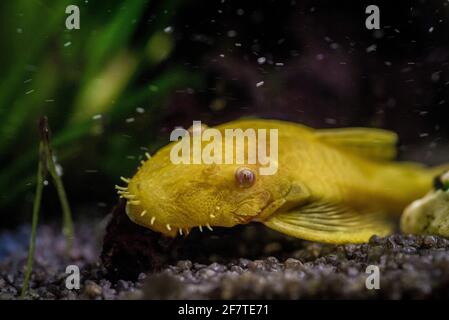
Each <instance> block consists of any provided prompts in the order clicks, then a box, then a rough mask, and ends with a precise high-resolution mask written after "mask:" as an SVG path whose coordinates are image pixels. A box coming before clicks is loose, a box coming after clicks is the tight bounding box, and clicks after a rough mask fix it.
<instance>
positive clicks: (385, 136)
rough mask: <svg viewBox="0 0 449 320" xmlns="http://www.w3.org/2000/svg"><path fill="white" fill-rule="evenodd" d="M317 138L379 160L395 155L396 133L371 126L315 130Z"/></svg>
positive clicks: (389, 158) (359, 154)
mask: <svg viewBox="0 0 449 320" xmlns="http://www.w3.org/2000/svg"><path fill="white" fill-rule="evenodd" d="M316 136H317V137H318V139H319V140H321V141H323V142H325V143H328V144H330V145H333V146H337V147H340V148H342V149H344V150H346V151H348V152H351V153H353V154H356V155H358V156H361V157H366V158H370V159H374V160H379V161H388V160H393V159H394V158H395V157H396V154H397V149H396V144H397V141H398V136H397V134H396V133H394V132H392V131H388V130H383V129H373V128H340V129H321V130H317V131H316Z"/></svg>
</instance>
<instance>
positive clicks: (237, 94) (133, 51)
mask: <svg viewBox="0 0 449 320" xmlns="http://www.w3.org/2000/svg"><path fill="white" fill-rule="evenodd" d="M68 4H77V5H78V6H79V7H80V11H81V29H80V30H67V29H66V28H65V25H64V21H65V18H66V14H65V7H66V6H67V5H68ZM369 4H376V5H378V6H379V8H380V20H381V29H380V30H378V31H372V30H367V29H366V28H365V19H366V17H367V15H366V14H365V8H366V6H367V5H369ZM448 19H449V2H448V1H443V0H432V1H370V2H365V1H299V0H298V1H279V0H277V1H230V0H225V1H221V0H220V1H210V0H208V1H198V0H196V1H173V0H169V1H143V0H128V1H118V0H117V1H99V0H89V1H25V0H19V1H12V0H10V1H2V2H1V4H0V37H1V40H2V41H1V42H0V70H1V71H0V72H1V76H2V81H1V85H0V117H1V119H2V121H1V125H0V165H1V171H0V208H1V209H0V210H1V211H0V228H12V227H15V226H17V225H18V224H20V223H23V222H30V221H31V207H32V201H33V194H34V188H35V185H34V180H35V178H34V176H35V171H36V168H37V146H38V134H37V121H38V119H39V117H40V116H42V115H48V117H49V121H50V125H51V127H52V129H53V135H52V136H53V145H54V148H55V153H56V154H57V156H58V161H59V163H60V165H61V166H62V168H63V171H64V175H63V180H64V183H65V186H66V189H67V193H68V197H69V200H70V202H71V205H72V210H73V211H74V215H75V219H77V218H79V217H87V218H89V217H91V216H92V217H93V216H102V215H105V214H106V213H107V212H109V210H110V209H111V207H112V206H113V205H114V203H115V202H116V201H117V197H116V195H115V191H114V184H116V183H119V177H120V176H121V175H123V176H131V175H132V174H133V173H134V171H135V168H136V167H137V164H138V162H139V161H140V159H142V158H143V153H144V152H145V151H146V150H148V151H150V152H151V153H152V152H154V151H156V150H157V149H158V148H159V147H160V146H161V145H164V144H166V143H167V141H168V135H169V132H170V131H171V130H172V129H173V127H174V126H185V127H189V126H190V125H191V123H192V121H193V120H202V121H204V122H205V123H207V124H209V125H215V124H218V123H222V122H225V121H229V120H233V119H236V118H239V117H242V116H257V117H264V118H276V119H283V120H289V121H295V122H300V123H304V124H306V125H310V126H313V127H317V128H321V127H346V126H370V127H380V128H387V129H391V130H394V131H396V132H398V134H399V136H400V138H401V148H400V150H401V153H400V157H401V158H402V159H406V160H413V161H419V162H423V163H427V164H438V163H442V162H445V161H447V160H448V146H449V140H448V139H449V130H448V129H449V124H448V121H449V117H448V116H449V111H448V102H449V90H448V89H449V74H448V72H449V64H448V63H449V32H448V31H449V23H448ZM373 48H375V50H373ZM261 58H264V59H265V62H264V63H260V62H261ZM258 59H259V62H258ZM261 81H263V82H264V84H263V85H262V86H259V87H257V86H256V84H257V83H259V82H261ZM136 108H139V109H138V110H137V109H136ZM140 108H142V109H143V110H144V112H143V113H142V109H140ZM96 115H101V118H99V117H98V116H96ZM131 119H133V120H131ZM42 217H43V219H44V220H51V219H53V218H56V219H60V218H59V217H60V207H59V202H58V199H57V197H56V192H55V190H54V188H53V186H52V185H51V184H50V185H49V186H48V187H46V188H45V189H44V196H43V208H42Z"/></svg>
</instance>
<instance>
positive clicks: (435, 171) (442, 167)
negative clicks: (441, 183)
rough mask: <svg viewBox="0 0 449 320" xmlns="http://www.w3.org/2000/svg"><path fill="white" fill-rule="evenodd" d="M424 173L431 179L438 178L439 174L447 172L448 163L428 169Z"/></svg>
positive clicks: (448, 168)
mask: <svg viewBox="0 0 449 320" xmlns="http://www.w3.org/2000/svg"><path fill="white" fill-rule="evenodd" d="M426 171H427V173H428V174H429V176H431V177H432V178H435V177H438V176H440V175H441V174H443V173H445V172H446V171H449V163H445V164H442V165H438V166H435V167H430V168H428V169H427V170H426Z"/></svg>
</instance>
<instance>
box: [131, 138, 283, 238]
mask: <svg viewBox="0 0 449 320" xmlns="http://www.w3.org/2000/svg"><path fill="white" fill-rule="evenodd" d="M259 167H260V166H259V164H248V165H246V164H245V165H237V164H215V163H212V164H174V163H173V162H172V161H170V145H168V146H166V147H164V148H162V149H161V150H160V151H159V152H158V153H156V154H155V155H154V156H153V157H152V158H150V159H149V160H148V161H146V162H145V163H144V164H143V165H142V167H141V168H140V169H139V170H138V172H137V173H136V175H135V176H134V177H133V178H132V179H131V180H130V181H129V184H128V187H127V189H126V191H123V192H122V195H123V197H125V198H126V199H127V206H126V208H127V214H128V216H129V217H130V219H131V220H132V221H134V222H135V223H137V224H139V225H142V226H144V227H147V228H149V229H151V230H153V231H157V232H161V233H163V234H165V235H168V236H176V234H178V233H180V234H186V233H188V232H189V231H190V230H191V229H192V228H196V227H198V228H200V229H202V228H209V229H211V228H212V227H214V226H217V227H232V226H235V225H237V224H244V223H248V222H250V221H254V220H260V219H261V217H262V216H263V215H264V213H266V212H267V210H268V209H269V210H273V209H274V207H275V206H276V204H281V203H282V204H283V203H284V202H283V201H280V200H282V199H283V198H285V197H286V195H287V194H288V193H289V191H290V190H291V183H290V182H289V181H288V179H285V178H282V177H283V175H282V170H278V172H277V173H276V174H273V175H261V174H260V173H259ZM273 206H274V207H273Z"/></svg>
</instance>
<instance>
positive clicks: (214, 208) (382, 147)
mask: <svg viewBox="0 0 449 320" xmlns="http://www.w3.org/2000/svg"><path fill="white" fill-rule="evenodd" d="M215 129H218V130H219V131H220V132H221V133H223V136H224V130H225V129H242V130H246V129H255V130H257V129H266V130H270V129H277V130H278V140H277V142H278V159H277V171H276V173H275V174H272V175H261V174H260V173H259V168H260V167H261V163H260V162H256V163H255V164H244V165H242V164H215V163H213V164H174V163H173V162H172V161H171V158H170V152H171V150H172V148H173V147H174V145H175V142H172V143H170V144H168V145H167V146H165V147H163V148H162V149H160V150H159V151H158V152H157V153H156V154H155V155H154V156H153V157H151V158H150V157H149V159H148V160H147V161H145V162H144V163H143V164H142V166H141V167H140V168H139V170H138V171H137V173H136V174H135V175H134V177H132V178H131V179H124V180H125V181H126V182H128V185H127V186H126V187H119V186H117V188H118V189H119V191H118V192H119V194H120V195H121V196H122V197H124V198H126V199H127V206H126V209H127V214H128V216H129V218H130V219H131V220H132V221H134V222H135V223H137V224H139V225H142V226H144V227H147V228H149V229H151V230H154V231H157V232H161V233H163V234H165V235H167V236H172V237H175V236H176V235H177V234H178V233H179V234H181V235H183V234H184V235H185V234H188V233H189V231H190V230H191V229H192V228H195V227H198V228H200V230H202V229H203V228H208V229H212V227H213V226H220V227H232V226H235V225H237V224H244V223H249V222H253V221H254V222H259V223H263V224H264V225H266V226H267V227H269V228H271V229H274V230H277V231H279V232H282V233H284V234H287V235H290V236H293V237H297V238H301V239H306V240H313V241H320V242H329V243H348V242H352V243H357V242H365V241H367V240H368V239H369V238H370V237H371V236H372V235H374V234H377V235H380V236H384V235H387V234H389V233H391V232H392V223H391V220H390V219H388V217H387V216H388V215H395V214H396V215H399V214H400V213H401V212H402V210H403V209H404V207H405V206H406V205H407V204H409V203H410V202H412V201H413V200H415V199H417V198H419V197H421V196H423V195H424V194H425V193H426V192H427V191H429V190H430V189H431V187H432V181H433V178H434V176H435V175H436V174H438V173H440V171H442V170H443V169H442V167H439V168H430V169H428V168H425V167H423V166H421V165H419V164H412V163H400V162H393V161H392V160H393V158H394V157H395V155H396V148H395V145H396V142H397V136H396V134H395V133H393V132H390V131H386V130H381V129H371V128H342V129H324V130H315V129H312V128H309V127H306V126H303V125H299V124H295V123H289V122H284V121H276V120H259V119H256V120H238V121H232V122H229V123H225V124H222V125H219V126H217V127H215ZM270 143H272V142H271V141H270ZM268 147H270V145H269V146H268ZM202 148H205V145H203V146H202ZM446 167H447V166H446Z"/></svg>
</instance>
